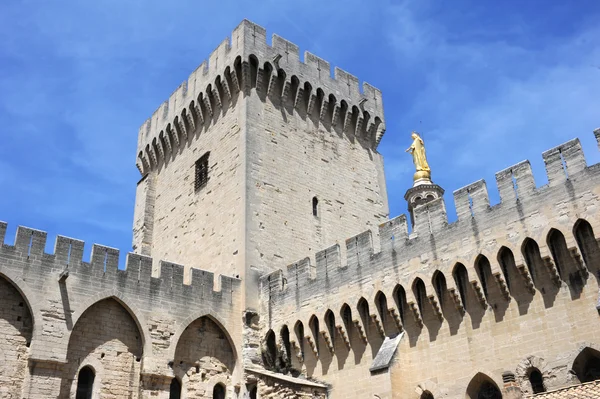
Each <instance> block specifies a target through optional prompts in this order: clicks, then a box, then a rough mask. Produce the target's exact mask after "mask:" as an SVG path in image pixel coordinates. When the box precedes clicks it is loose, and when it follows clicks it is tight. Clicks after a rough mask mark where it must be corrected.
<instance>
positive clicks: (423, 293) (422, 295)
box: [412, 277, 427, 317]
mask: <svg viewBox="0 0 600 399" xmlns="http://www.w3.org/2000/svg"><path fill="white" fill-rule="evenodd" d="M412 290H413V294H414V296H415V299H416V300H417V306H418V307H419V313H420V314H421V317H423V310H424V306H425V301H427V290H426V289H425V283H424V282H423V280H421V278H419V277H417V278H415V280H414V281H413V284H412Z"/></svg>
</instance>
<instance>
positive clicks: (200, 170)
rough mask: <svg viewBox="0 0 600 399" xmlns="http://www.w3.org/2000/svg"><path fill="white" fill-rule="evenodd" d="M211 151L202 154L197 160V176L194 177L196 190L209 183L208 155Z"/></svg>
mask: <svg viewBox="0 0 600 399" xmlns="http://www.w3.org/2000/svg"><path fill="white" fill-rule="evenodd" d="M209 155H210V152H207V153H206V154H204V155H202V156H201V157H200V159H198V160H197V161H196V177H195V179H194V190H196V191H198V190H200V189H202V188H203V187H204V186H206V183H208V157H209Z"/></svg>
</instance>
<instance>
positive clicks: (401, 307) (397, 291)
mask: <svg viewBox="0 0 600 399" xmlns="http://www.w3.org/2000/svg"><path fill="white" fill-rule="evenodd" d="M393 296H394V300H395V301H396V307H397V308H398V313H399V316H400V322H401V323H402V325H404V323H405V315H406V311H407V310H408V302H407V300H406V291H405V290H404V287H402V285H400V284H398V285H396V287H395V288H394V293H393Z"/></svg>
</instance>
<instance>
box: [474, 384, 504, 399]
mask: <svg viewBox="0 0 600 399" xmlns="http://www.w3.org/2000/svg"><path fill="white" fill-rule="evenodd" d="M477 399H502V394H501V393H500V390H499V389H498V387H497V386H496V385H494V384H492V383H491V382H489V381H485V382H484V383H483V384H481V388H479V392H478V393H477Z"/></svg>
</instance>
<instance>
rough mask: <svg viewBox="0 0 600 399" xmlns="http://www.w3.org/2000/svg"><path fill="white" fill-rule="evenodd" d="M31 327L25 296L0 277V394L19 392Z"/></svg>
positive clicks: (23, 378) (11, 394) (7, 394)
mask: <svg viewBox="0 0 600 399" xmlns="http://www.w3.org/2000/svg"><path fill="white" fill-rule="evenodd" d="M32 327H33V320H32V318H31V313H30V311H29V308H28V307H27V305H26V303H25V299H23V296H22V295H21V294H20V293H19V291H17V290H16V288H15V287H14V286H13V285H11V284H10V283H9V282H8V281H6V280H3V279H0V334H1V335H2V338H1V339H0V398H16V397H18V396H19V395H20V394H21V390H22V388H23V381H24V380H25V376H26V375H27V359H28V357H29V345H30V344H31V333H32Z"/></svg>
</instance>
